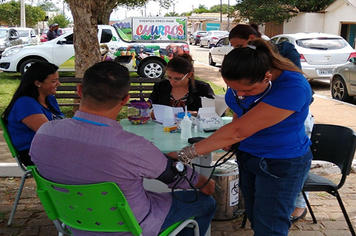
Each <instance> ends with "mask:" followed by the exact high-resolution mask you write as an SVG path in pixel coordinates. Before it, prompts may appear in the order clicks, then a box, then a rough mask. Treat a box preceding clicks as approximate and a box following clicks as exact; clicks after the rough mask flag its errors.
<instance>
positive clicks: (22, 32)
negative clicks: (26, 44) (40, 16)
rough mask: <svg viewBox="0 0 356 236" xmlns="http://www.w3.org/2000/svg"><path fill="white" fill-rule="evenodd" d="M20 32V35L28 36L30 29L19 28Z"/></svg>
mask: <svg viewBox="0 0 356 236" xmlns="http://www.w3.org/2000/svg"><path fill="white" fill-rule="evenodd" d="M17 32H19V34H20V37H27V36H28V31H27V30H17Z"/></svg>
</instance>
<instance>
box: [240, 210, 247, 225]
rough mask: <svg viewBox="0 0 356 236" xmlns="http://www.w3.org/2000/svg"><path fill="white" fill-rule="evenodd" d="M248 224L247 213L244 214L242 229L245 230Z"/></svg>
mask: <svg viewBox="0 0 356 236" xmlns="http://www.w3.org/2000/svg"><path fill="white" fill-rule="evenodd" d="M246 222H247V215H246V211H245V213H244V218H243V220H242V223H241V227H240V228H241V229H244V228H245V227H246Z"/></svg>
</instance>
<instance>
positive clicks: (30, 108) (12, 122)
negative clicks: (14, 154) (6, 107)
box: [7, 95, 64, 151]
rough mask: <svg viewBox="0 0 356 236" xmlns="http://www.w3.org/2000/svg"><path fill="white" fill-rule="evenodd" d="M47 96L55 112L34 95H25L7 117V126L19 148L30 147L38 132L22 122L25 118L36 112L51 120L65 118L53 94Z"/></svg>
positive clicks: (20, 149) (15, 144) (13, 141)
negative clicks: (33, 96) (44, 105)
mask: <svg viewBox="0 0 356 236" xmlns="http://www.w3.org/2000/svg"><path fill="white" fill-rule="evenodd" d="M47 98H48V102H49V103H50V104H51V106H52V107H53V108H54V110H55V111H54V112H53V113H52V112H51V111H50V110H49V109H47V108H45V107H43V106H42V105H41V104H40V103H39V102H38V101H37V100H36V99H34V98H32V97H28V96H23V97H20V98H19V99H17V100H16V102H15V104H14V106H13V107H12V109H11V111H10V113H9V116H8V118H7V120H8V123H7V128H8V130H9V133H10V137H11V140H12V143H13V144H14V146H15V148H16V149H17V150H19V151H22V150H28V149H30V146H31V141H32V139H33V136H34V135H35V133H36V132H35V131H33V130H32V129H30V128H29V127H28V126H27V125H25V124H24V123H23V122H22V120H23V119H24V118H26V117H28V116H30V115H34V114H44V115H45V116H46V117H47V119H48V120H50V121H51V120H56V119H62V118H64V115H63V113H62V112H61V111H60V109H59V106H58V103H57V100H56V98H55V97H54V96H53V95H50V96H48V97H47Z"/></svg>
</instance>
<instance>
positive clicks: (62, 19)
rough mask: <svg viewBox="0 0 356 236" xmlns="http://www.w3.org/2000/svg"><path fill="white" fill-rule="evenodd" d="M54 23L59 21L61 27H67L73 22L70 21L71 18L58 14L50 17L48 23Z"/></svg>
mask: <svg viewBox="0 0 356 236" xmlns="http://www.w3.org/2000/svg"><path fill="white" fill-rule="evenodd" d="M54 23H57V24H58V25H59V28H67V26H68V25H69V23H71V22H70V20H69V18H67V17H65V16H64V15H62V14H60V15H57V16H54V17H51V18H49V19H48V25H52V24H54Z"/></svg>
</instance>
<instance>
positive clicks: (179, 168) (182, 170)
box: [173, 161, 187, 176]
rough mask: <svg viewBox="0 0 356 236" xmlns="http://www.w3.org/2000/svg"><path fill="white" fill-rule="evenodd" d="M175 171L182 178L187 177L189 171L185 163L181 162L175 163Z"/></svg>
mask: <svg viewBox="0 0 356 236" xmlns="http://www.w3.org/2000/svg"><path fill="white" fill-rule="evenodd" d="M173 170H174V172H176V173H177V174H178V175H180V176H186V175H187V170H186V167H185V165H184V164H183V162H181V161H176V162H174V163H173Z"/></svg>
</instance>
